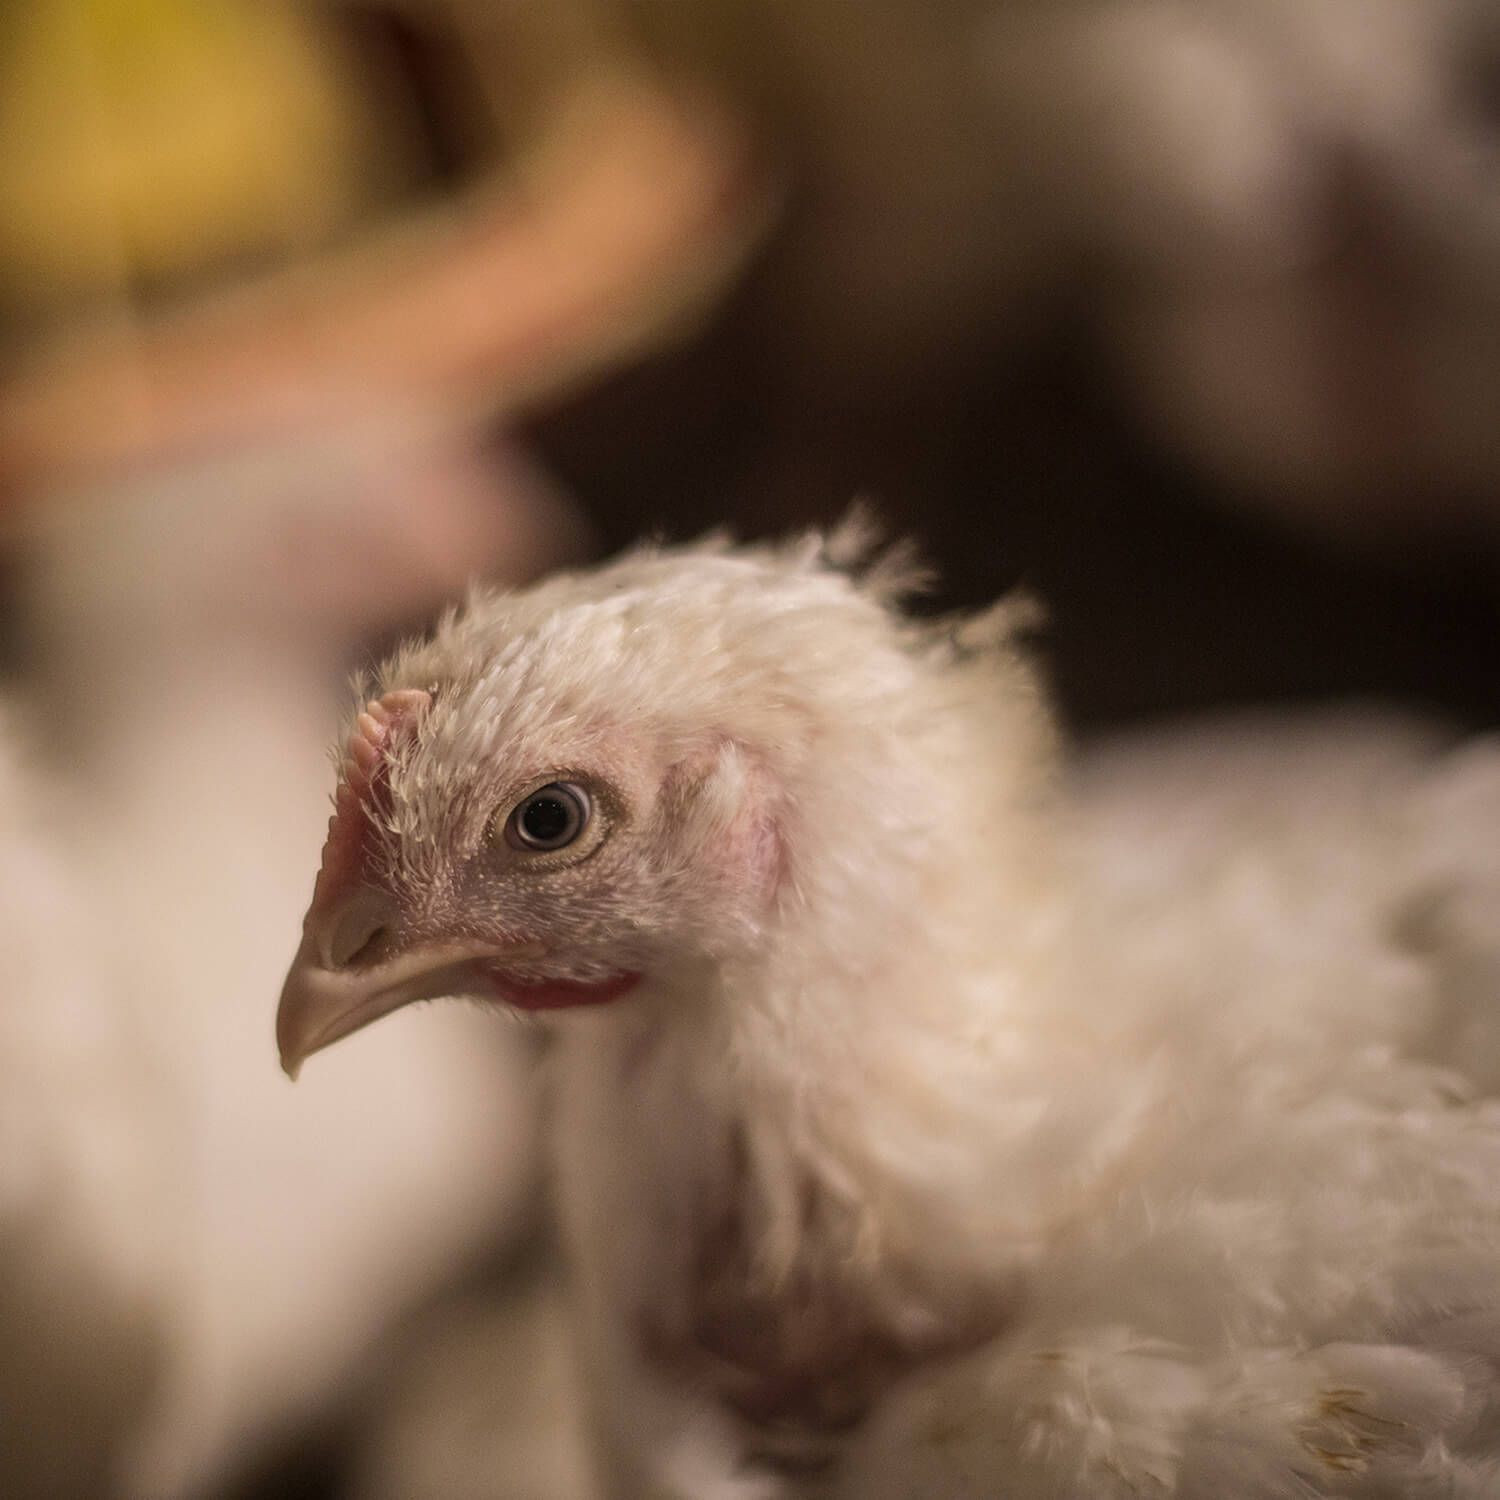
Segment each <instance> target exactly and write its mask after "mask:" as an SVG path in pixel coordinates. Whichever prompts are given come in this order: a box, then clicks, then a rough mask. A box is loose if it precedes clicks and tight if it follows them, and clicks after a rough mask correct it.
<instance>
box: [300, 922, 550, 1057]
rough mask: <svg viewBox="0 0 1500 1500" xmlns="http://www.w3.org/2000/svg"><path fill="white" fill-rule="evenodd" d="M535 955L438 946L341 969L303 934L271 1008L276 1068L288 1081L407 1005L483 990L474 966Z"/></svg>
mask: <svg viewBox="0 0 1500 1500" xmlns="http://www.w3.org/2000/svg"><path fill="white" fill-rule="evenodd" d="M541 954H542V947H541V945H540V944H539V943H520V944H515V945H513V946H511V947H497V946H495V945H494V944H477V943H445V944H441V945H434V946H430V947H417V948H412V949H408V950H407V951H405V952H403V953H399V954H397V955H396V956H394V957H392V958H390V959H387V960H386V961H385V962H384V963H379V964H372V965H369V966H367V967H362V968H353V967H342V968H341V967H333V966H330V965H329V963H328V962H327V960H326V957H325V955H324V954H323V952H322V951H321V945H320V943H319V942H318V941H317V939H316V937H315V935H313V934H309V935H308V936H306V937H304V938H303V940H302V946H301V947H300V948H299V949H298V950H297V956H296V958H294V959H293V960H292V967H291V970H290V972H289V973H288V974H287V976H286V983H285V985H283V986H282V990H281V1004H280V1006H279V1007H278V1008H277V1011H276V1045H277V1047H278V1049H279V1050H280V1052H281V1066H282V1068H283V1070H284V1071H285V1072H286V1073H287V1075H288V1076H289V1077H291V1078H296V1076H297V1074H298V1072H299V1071H300V1069H301V1067H302V1064H303V1063H304V1062H306V1061H307V1059H308V1058H309V1057H311V1056H312V1055H313V1053H314V1052H321V1051H322V1050H323V1048H324V1047H329V1046H332V1044H333V1043H334V1042H337V1041H340V1040H341V1039H342V1038H344V1037H346V1036H348V1035H350V1034H351V1033H352V1032H355V1031H358V1030H360V1029H361V1028H362V1027H365V1026H368V1025H369V1024H370V1023H371V1022H372V1021H378V1020H379V1019H380V1018H381V1017H382V1016H388V1015H390V1013H391V1012H392V1011H395V1010H400V1009H401V1007H402V1006H403V1005H410V1004H411V1003H412V1002H413V1001H414V1000H436V999H438V998H440V997H441V996H444V995H463V994H468V993H471V992H475V991H478V992H479V993H486V992H487V987H486V986H485V984H484V983H483V981H482V979H481V977H480V975H481V969H480V966H481V965H483V964H488V963H495V962H503V961H511V962H514V961H516V960H521V959H529V958H538V957H540V956H541Z"/></svg>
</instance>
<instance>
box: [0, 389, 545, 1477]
mask: <svg viewBox="0 0 1500 1500" xmlns="http://www.w3.org/2000/svg"><path fill="white" fill-rule="evenodd" d="M558 514H560V513H558ZM553 516H554V511H552V510H549V501H548V500H547V498H546V497H545V496H544V495H543V494H541V493H540V491H539V489H538V485H537V481H536V480H535V479H533V478H531V477H529V473H524V472H523V466H521V465H520V464H518V463H517V464H509V465H507V466H505V467H504V468H497V467H496V466H494V465H491V464H486V463H484V462H481V460H480V458H479V457H478V456H477V454H476V453H475V450H474V448H473V446H472V444H471V443H468V442H466V441H465V440H464V434H462V433H456V432H454V431H452V430H451V429H450V428H448V427H445V426H443V425H442V424H440V423H438V422H437V421H436V420H433V421H431V422H424V421H422V420H419V419H418V418H416V417H415V416H414V415H413V414H412V413H411V412H410V411H408V410H406V409H402V410H400V411H396V410H392V409H390V408H388V407H382V409H381V410H380V412H379V413H378V414H376V415H371V414H370V413H369V412H368V410H366V409H365V408H362V407H359V408H356V409H353V410H351V411H350V412H347V413H345V414H343V416H342V417H339V416H338V414H324V419H323V420H321V421H312V420H309V421H308V422H307V423H306V424H305V425H304V426H302V427H299V428H297V429H296V430H293V431H289V432H284V433H282V432H271V433H266V434H262V435H261V436H260V438H259V439H258V440H256V441H246V442H242V443H240V444H238V445H234V444H221V445H218V446H216V447H213V448H212V450H211V451H210V450H208V449H207V448H205V451H202V452H200V453H198V454H196V455H195V456H194V457H193V459H192V460H190V461H185V460H181V459H179V461H177V462H176V463H174V464H170V465H167V464H158V465H156V466H154V467H149V466H148V467H146V468H145V469H144V471H143V472H141V473H139V474H137V475H134V476H132V477H131V478H130V479H128V480H125V479H120V478H117V479H116V481H115V482H114V483H113V484H112V485H109V486H104V487H100V488H95V489H92V490H90V491H89V492H88V493H86V494H76V495H73V496H71V497H66V498H65V497H61V496H56V497H53V498H52V499H51V500H50V501H49V502H48V503H47V504H45V505H39V506H38V507H37V512H36V519H35V521H34V522H33V525H32V530H31V533H30V535H29V537H28V539H27V540H28V543H29V546H28V548H27V550H26V553H25V563H24V567H23V569H22V573H23V579H24V585H25V592H26V593H27V595H28V596H29V616H30V624H31V627H32V628H31V632H30V634H31V636H32V637H33V639H34V644H35V646H36V649H35V651H34V652H33V654H32V656H31V659H30V661H29V671H28V672H27V673H26V674H25V675H24V677H23V678H22V679H21V680H20V681H19V682H18V683H17V684H16V685H15V692H14V693H13V694H11V696H12V697H13V698H14V699H15V700H16V701H15V702H14V703H11V702H6V701H4V700H3V699H0V1369H3V1370H4V1372H5V1373H4V1374H0V1475H3V1476H4V1477H3V1478H0V1489H3V1490H4V1492H5V1493H6V1494H15V1495H17V1496H24V1497H27V1500H33V1497H35V1500H42V1497H47V1500H52V1497H57V1500H101V1497H105V1496H113V1495H119V1494H128V1495H139V1496H143V1497H149V1500H170V1497H173V1496H177V1495H182V1494H187V1493H192V1494H199V1493H206V1492H207V1491H208V1490H209V1489H210V1487H211V1486H212V1485H213V1484H214V1483H215V1482H216V1481H221V1480H222V1479H223V1476H224V1474H225V1473H226V1472H227V1471H231V1470H233V1469H235V1468H236V1467H237V1466H239V1465H241V1464H243V1463H245V1462H247V1461H248V1458H249V1455H250V1454H251V1453H252V1452H253V1450H254V1447H255V1445H256V1443H257V1442H259V1441H263V1440H265V1439H266V1438H267V1437H268V1436H279V1435H280V1433H281V1431H282V1430H283V1429H284V1428H287V1427H290V1426H294V1425H295V1424H297V1423H299V1422H301V1421H304V1420H306V1419H307V1417H308V1414H309V1413H310V1412H314V1411H317V1410H319V1409H321V1408H322V1407H323V1405H324V1404H325V1403H327V1402H329V1401H330V1400H332V1399H334V1397H335V1396H336V1395H337V1393H338V1392H339V1391H340V1390H341V1389H342V1386H343V1382H345V1381H346V1380H347V1379H348V1377H349V1374H350V1370H351V1366H353V1365H354V1363H355V1362H356V1361H357V1360H360V1359H362V1358H363V1357H364V1356H365V1355H366V1354H367V1352H368V1350H369V1349H370V1347H371V1345H372V1344H373V1342H374V1341H375V1340H376V1338H377V1337H378V1335H379V1334H380V1333H381V1331H382V1330H383V1328H384V1326H385V1325H386V1323H387V1322H388V1321H389V1320H390V1319H392V1318H393V1317H395V1316H397V1315H399V1314H401V1313H403V1312H404V1311H406V1310H407V1308H408V1307H409V1306H410V1305H411V1304H412V1303H413V1302H414V1301H418V1300H421V1299H423V1298H425V1297H427V1296H428V1295H430V1294H431V1293H432V1291H433V1289H434V1288H435V1287H438V1286H440V1285H442V1284H444V1283H445V1282H446V1280H447V1279H448V1278H449V1277H450V1276H451V1275H452V1274H453V1273H454V1270H455V1267H456V1266H459V1265H461V1264H463V1263H465V1262H466V1261H467V1259H469V1258H470V1257H473V1256H475V1255H477V1254H480V1253H482V1252H483V1251H485V1250H487V1249H488V1248H489V1246H490V1245H491V1243H492V1242H493V1241H494V1240H495V1239H497V1238H498V1239H500V1240H502V1241H503V1240H504V1238H505V1237H506V1236H507V1235H509V1234H510V1233H512V1232H513V1229H514V1227H515V1224H516V1222H517V1221H518V1220H519V1219H521V1218H524V1217H525V1215H526V1212H527V1210H528V1203H529V1194H530V1191H531V1174H532V1169H533V1162H534V1151H533V1148H532V1139H533V1136H532V1127H531V1120H530V1109H529V1103H528V1100H527V1098H526V1093H525V1078H526V1076H527V1073H528V1070H529V1067H530V1062H529V1057H528V1056H527V1049H526V1047H525V1046H524V1042H523V1039H521V1038H519V1037H517V1036H515V1035H514V1034H510V1035H507V1034H504V1033H503V1032H499V1033H497V1031H496V1028H494V1027H493V1026H492V1025H486V1024H485V1021H484V1018H481V1017H476V1016H472V1015H470V1016H466V1015H463V1014H462V1013H460V1012H457V1011H455V1012H454V1013H453V1015H452V1016H451V1020H452V1022H453V1023H455V1024H454V1025H453V1026H444V1027H442V1028H441V1029H440V1030H436V1029H434V1030H429V1029H428V1028H426V1027H419V1028H417V1031H416V1034H414V1035H412V1036H410V1037H402V1036H400V1035H397V1034H395V1033H394V1032H393V1033H392V1034H391V1036H390V1037H389V1038H388V1039H387V1038H383V1037H380V1036H378V1035H376V1036H372V1037H371V1040H372V1041H377V1042H381V1041H383V1042H385V1043H386V1045H384V1046H382V1047H379V1048H377V1049H375V1050H372V1051H371V1052H370V1053H368V1054H367V1055H366V1056H365V1057H363V1058H356V1057H353V1056H351V1057H350V1058H349V1059H348V1063H349V1067H348V1069H347V1071H346V1072H344V1073H343V1074H342V1076H335V1075H334V1074H332V1073H330V1075H329V1077H328V1078H327V1079H326V1080H322V1086H321V1087H320V1088H319V1089H318V1090H316V1091H315V1092H312V1093H308V1094H307V1095H306V1096H305V1097H303V1091H300V1090H299V1091H296V1092H295V1093H293V1092H289V1091H288V1090H287V1088H286V1085H285V1080H284V1079H282V1078H281V1077H280V1075H279V1074H278V1072H277V1070H276V1067H275V1055H274V1052H273V1050H272V1048H271V1046H270V1039H269V1038H268V1037H267V1036H266V1034H265V1030H264V1020H263V1011H264V1003H265V995H266V992H267V989H268V987H270V988H274V986H275V984H276V983H277V981H278V979H279V976H280V969H281V958H280V957H279V956H278V952H277V943H276V934H277V933H278V932H284V931H285V930H286V926H287V924H288V922H290V921H292V920H294V919H295V917H296V914H297V911H298V909H299V907H300V904H301V895H300V892H299V885H300V881H299V880H298V871H299V870H305V869H306V866H307V863H308V862H309V861H310V860H311V859H312V857H313V855H314V853H315V851H316V847H317V822H318V813H319V809H320V807H321V806H322V805H323V804H324V801H325V791H324V788H323V785H322V776H321V774H320V771H319V767H318V760H317V755H316V751H317V749H318V747H319V745H320V744H321V742H322V741H323V739H324V738H325V737H326V735H327V733H328V730H329V728H330V726H331V723H332V716H333V711H332V702H333V697H334V684H335V683H336V681H337V678H338V676H339V675H340V672H341V670H342V657H343V654H344V652H345V651H346V650H347V649H348V642H349V640H350V638H351V637H352V636H353V635H354V634H356V633H357V632H358V631H360V630H363V629H368V628H371V627H372V626H374V625H375V624H378V623H382V622H384V623H388V622H389V621H390V620H391V619H392V618H393V617H405V616H407V615H408V614H409V613H410V612H412V611H416V610H420V609H421V608H422V607H423V606H424V604H425V603H426V602H427V601H429V600H430V599H431V597H432V596H433V595H434V594H441V593H442V592H443V591H445V590H447V589H450V588H452V587H453V586H455V585H456V582H457V581H458V580H459V579H461V578H462V577H463V576H465V575H467V573H468V572H469V571H470V569H471V568H472V567H473V566H474V565H475V563H476V561H478V560H479V559H481V558H487V559H489V560H491V561H493V562H494V563H495V564H496V565H497V566H499V567H502V568H505V567H506V566H507V565H510V567H511V568H513V570H514V571H516V572H522V571H524V570H525V569H526V567H527V566H528V554H534V553H536V552H538V551H540V552H541V553H542V554H543V555H545V553H546V551H547V550H548V549H549V548H550V547H552V546H554V545H556V543H557V542H558V541H559V540H560V539H562V538H563V535H564V527H563V526H562V525H561V524H558V525H555V526H549V524H548V523H549V521H550V520H551V519H553ZM23 712H24V714H25V724H26V727H27V728H28V729H29V730H30V731H31V733H30V736H29V740H30V742H31V743H33V744H34V745H35V752H34V753H31V754H28V753H27V749H28V741H27V739H26V738H23V735H22V723H23ZM42 768H45V773H44V771H43V769H42ZM309 840H310V842H309ZM413 1019H414V1020H415V1019H416V1018H413ZM413 1048H420V1049H421V1050H422V1052H423V1053H424V1056H425V1061H424V1063H423V1065H422V1066H421V1068H419V1069H417V1070H415V1071H414V1070H413V1069H412V1068H411V1066H410V1064H411V1053H412V1049H413ZM506 1077H509V1078H510V1079H511V1082H512V1086H511V1087H509V1088H501V1089H497V1088H496V1087H495V1083H496V1080H497V1079H503V1078H506Z"/></svg>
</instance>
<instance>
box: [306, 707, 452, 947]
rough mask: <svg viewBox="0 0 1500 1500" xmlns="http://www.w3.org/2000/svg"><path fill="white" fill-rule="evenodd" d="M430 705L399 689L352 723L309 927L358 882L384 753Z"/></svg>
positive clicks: (382, 770)
mask: <svg viewBox="0 0 1500 1500" xmlns="http://www.w3.org/2000/svg"><path fill="white" fill-rule="evenodd" d="M431 703H432V694H431V693H428V692H424V691H423V690H422V689H421V688H398V689H397V690H396V691H394V692H390V693H385V694H383V695H382V696H381V697H379V698H372V699H371V700H370V701H369V702H368V703H367V704H366V705H365V707H364V710H363V712H361V714H360V715H359V718H358V719H357V720H356V722H355V727H354V730H353V731H352V733H351V734H350V735H349V739H348V743H347V744H346V745H345V747H344V764H343V768H342V775H341V777H340V780H339V784H338V787H337V789H336V790H335V791H334V794H333V816H332V817H331V818H330V819H329V820H328V836H327V838H326V839H325V840H324V841H323V859H322V863H321V864H320V866H319V868H318V878H317V880H316V881H315V882H314V885H313V896H312V904H311V906H310V907H309V908H308V913H307V921H308V922H309V923H311V922H312V921H313V920H314V919H315V918H317V917H319V916H321V915H322V913H323V912H325V911H327V910H328V909H329V907H330V906H331V905H332V904H333V903H334V902H336V901H338V900H339V899H340V898H341V897H342V896H343V894H344V893H345V892H346V891H349V890H351V889H353V887H355V886H356V885H358V884H359V882H360V880H361V879H362V877H363V875H364V868H365V854H366V848H367V841H368V837H369V823H368V819H367V817H366V812H365V809H366V806H367V805H368V804H370V803H372V802H378V801H379V799H380V794H381V790H382V787H383V783H384V774H383V773H384V769H385V756H386V751H387V750H388V749H389V748H390V746H391V744H392V743H393V741H394V740H395V738H396V737H397V736H398V735H400V734H402V733H409V732H411V729H412V728H413V726H414V725H415V723H416V720H417V717H418V716H419V715H420V714H422V713H423V712H424V711H425V710H426V709H427V708H428V707H429V706H430V705H431Z"/></svg>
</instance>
